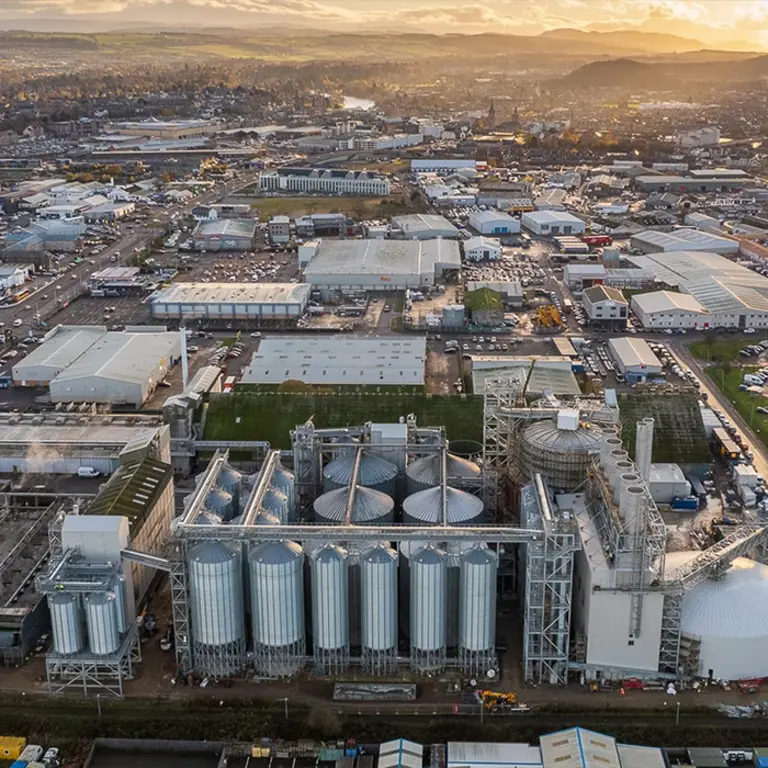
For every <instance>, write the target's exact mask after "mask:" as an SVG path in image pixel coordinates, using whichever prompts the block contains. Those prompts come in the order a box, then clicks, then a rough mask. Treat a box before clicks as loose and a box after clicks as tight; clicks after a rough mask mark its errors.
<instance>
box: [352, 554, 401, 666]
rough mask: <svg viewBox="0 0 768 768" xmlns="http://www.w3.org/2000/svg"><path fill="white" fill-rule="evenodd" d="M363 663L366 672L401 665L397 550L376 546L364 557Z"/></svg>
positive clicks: (362, 584) (362, 578)
mask: <svg viewBox="0 0 768 768" xmlns="http://www.w3.org/2000/svg"><path fill="white" fill-rule="evenodd" d="M360 570H361V597H362V606H361V607H362V616H361V619H362V621H361V624H362V663H361V669H362V671H363V673H365V674H371V675H388V674H392V673H393V672H394V671H395V669H396V668H397V553H396V552H395V551H394V550H393V549H391V548H390V547H373V548H372V549H368V550H366V551H365V552H364V553H363V555H362V558H361V568H360Z"/></svg>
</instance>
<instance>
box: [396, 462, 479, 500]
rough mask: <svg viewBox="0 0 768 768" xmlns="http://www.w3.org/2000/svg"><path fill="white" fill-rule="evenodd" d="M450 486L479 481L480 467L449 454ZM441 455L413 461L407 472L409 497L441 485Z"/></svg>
mask: <svg viewBox="0 0 768 768" xmlns="http://www.w3.org/2000/svg"><path fill="white" fill-rule="evenodd" d="M446 464H447V467H446V468H447V470H448V483H449V485H459V484H460V483H461V481H462V480H479V478H480V475H481V470H480V467H479V466H478V465H477V464H475V462H474V461H469V459H463V458H462V457H461V456H456V455H454V454H452V453H449V454H448V455H447V456H446ZM440 467H441V458H440V453H439V452H437V453H434V454H432V455H431V456H423V457H422V458H420V459H416V460H415V461H412V462H411V463H410V464H409V465H408V468H407V469H406V470H405V477H406V487H407V491H408V495H409V496H410V495H411V494H413V493H417V492H418V491H425V490H426V489H427V488H434V487H435V486H436V485H440V481H441V477H440V472H441V469H440Z"/></svg>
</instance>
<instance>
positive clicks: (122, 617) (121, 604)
mask: <svg viewBox="0 0 768 768" xmlns="http://www.w3.org/2000/svg"><path fill="white" fill-rule="evenodd" d="M126 589H127V588H126V582H125V576H124V575H123V574H122V573H120V574H118V575H117V578H116V579H115V585H114V588H113V591H114V595H115V618H116V620H117V631H118V632H119V633H120V634H121V635H123V634H125V633H126V632H127V631H128V627H129V626H130V624H131V622H132V620H133V618H132V617H131V616H130V613H129V610H128V594H127V592H126Z"/></svg>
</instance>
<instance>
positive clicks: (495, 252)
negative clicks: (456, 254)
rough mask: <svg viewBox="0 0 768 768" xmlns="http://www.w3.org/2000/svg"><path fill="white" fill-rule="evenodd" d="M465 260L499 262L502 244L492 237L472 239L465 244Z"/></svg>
mask: <svg viewBox="0 0 768 768" xmlns="http://www.w3.org/2000/svg"><path fill="white" fill-rule="evenodd" d="M464 258H465V259H467V261H498V260H499V259H500V258H501V243H500V242H499V241H498V240H496V239H495V238H492V237H470V238H469V239H468V240H466V241H465V242H464Z"/></svg>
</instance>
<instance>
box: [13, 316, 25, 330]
mask: <svg viewBox="0 0 768 768" xmlns="http://www.w3.org/2000/svg"><path fill="white" fill-rule="evenodd" d="M23 322H24V321H23V320H22V319H21V318H20V317H17V318H16V319H15V320H14V321H13V327H14V328H20V327H21V325H22V323H23Z"/></svg>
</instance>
